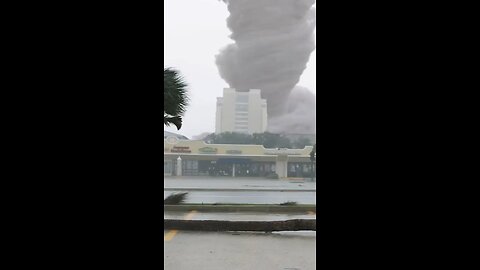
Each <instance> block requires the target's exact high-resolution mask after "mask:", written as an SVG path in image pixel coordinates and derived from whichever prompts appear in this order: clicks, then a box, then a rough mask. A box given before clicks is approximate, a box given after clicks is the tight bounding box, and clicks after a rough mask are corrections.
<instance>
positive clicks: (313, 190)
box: [163, 188, 317, 192]
mask: <svg viewBox="0 0 480 270" xmlns="http://www.w3.org/2000/svg"><path fill="white" fill-rule="evenodd" d="M163 190H164V191H171V190H178V191H280V192H316V191H317V190H316V189H250V188H215V189H213V188H163Z"/></svg>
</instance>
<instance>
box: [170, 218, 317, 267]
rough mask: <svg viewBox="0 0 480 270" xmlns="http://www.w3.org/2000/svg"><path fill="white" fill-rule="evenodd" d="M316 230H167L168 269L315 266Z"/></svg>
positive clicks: (252, 219)
mask: <svg viewBox="0 0 480 270" xmlns="http://www.w3.org/2000/svg"><path fill="white" fill-rule="evenodd" d="M164 218H169V219H191V220H197V219H200V220H209V219H212V220H250V221H255V220H265V221H266V220H287V219H295V218H316V215H315V214H313V213H310V214H303V215H299V214H264V213H258V214H255V213H248V214H245V213H199V212H196V211H192V212H189V213H165V214H164ZM315 241H316V232H314V231H299V232H273V233H258V232H191V231H176V230H168V231H164V259H165V260H164V269H176V270H186V269H211V270H220V269H221V270H224V269H235V270H244V269H245V270H247V269H248V270H250V269H289V270H300V269H302V270H306V269H312V270H313V269H315V264H316V251H315V249H316V246H315Z"/></svg>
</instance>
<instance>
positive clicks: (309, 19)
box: [216, 0, 316, 133]
mask: <svg viewBox="0 0 480 270" xmlns="http://www.w3.org/2000/svg"><path fill="white" fill-rule="evenodd" d="M224 2H225V3H226V4H227V8H228V11H229V12H230V15H229V17H228V19H227V26H228V28H229V29H230V30H231V31H232V34H231V36H230V38H231V39H232V40H233V41H234V43H232V44H229V45H227V46H226V47H225V48H223V49H222V50H221V51H220V53H219V54H218V55H217V56H216V64H217V67H218V70H219V73H220V76H221V77H222V78H223V79H224V80H225V81H226V82H227V83H228V84H229V86H230V87H231V88H235V89H237V91H248V90H249V89H261V90H262V97H263V98H265V99H266V100H267V110H268V118H269V121H268V122H269V127H268V130H269V131H272V132H280V133H285V132H286V133H315V121H314V119H315V96H314V95H313V94H312V93H311V92H310V91H309V90H307V89H305V88H302V87H300V88H298V87H299V86H297V83H298V81H299V80H300V76H301V75H302V73H303V71H304V70H305V68H306V66H307V62H308V60H309V58H310V54H311V53H312V52H313V50H315V39H314V35H313V33H314V30H315V25H316V14H315V8H314V7H313V5H314V4H315V1H314V0H224ZM296 87H297V88H296ZM294 89H296V91H293V90H294ZM312 101H313V104H312ZM312 105H313V106H312ZM312 119H313V121H312ZM310 121H312V122H310Z"/></svg>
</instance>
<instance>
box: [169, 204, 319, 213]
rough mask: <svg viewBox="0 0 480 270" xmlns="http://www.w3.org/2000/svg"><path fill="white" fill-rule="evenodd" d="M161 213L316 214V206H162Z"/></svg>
mask: <svg viewBox="0 0 480 270" xmlns="http://www.w3.org/2000/svg"><path fill="white" fill-rule="evenodd" d="M163 211H172V212H188V211H201V212H275V213H299V212H300V213H305V212H314V213H316V212H317V206H316V205H294V206H281V205H211V204H210V205H208V204H205V205H188V204H187V205H164V206H163Z"/></svg>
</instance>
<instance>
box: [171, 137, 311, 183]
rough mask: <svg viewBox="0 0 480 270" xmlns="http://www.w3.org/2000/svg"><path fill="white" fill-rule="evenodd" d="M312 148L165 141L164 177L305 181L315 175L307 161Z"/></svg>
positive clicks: (177, 140)
mask: <svg viewBox="0 0 480 270" xmlns="http://www.w3.org/2000/svg"><path fill="white" fill-rule="evenodd" d="M312 148H313V146H306V147H305V148H304V149H285V148H282V149H269V148H264V147H263V146H262V145H239V144H207V143H205V142H204V141H202V140H181V139H178V138H173V137H170V138H164V159H163V162H164V167H163V168H164V175H165V176H182V175H183V176H231V177H266V176H268V175H269V174H272V173H276V174H277V175H278V176H279V178H287V177H305V178H307V177H312V174H315V173H314V172H315V168H312V165H313V166H315V165H314V164H312V162H311V161H310V152H311V151H312Z"/></svg>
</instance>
